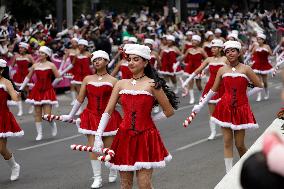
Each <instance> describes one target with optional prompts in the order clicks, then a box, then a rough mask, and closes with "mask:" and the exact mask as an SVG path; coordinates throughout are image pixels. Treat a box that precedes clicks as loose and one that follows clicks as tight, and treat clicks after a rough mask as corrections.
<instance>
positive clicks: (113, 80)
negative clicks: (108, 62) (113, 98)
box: [108, 75, 118, 84]
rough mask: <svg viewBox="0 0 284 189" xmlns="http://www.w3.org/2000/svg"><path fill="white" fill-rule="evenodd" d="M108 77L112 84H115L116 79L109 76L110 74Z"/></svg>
mask: <svg viewBox="0 0 284 189" xmlns="http://www.w3.org/2000/svg"><path fill="white" fill-rule="evenodd" d="M108 79H109V81H110V82H111V83H112V84H116V83H117V81H118V79H116V78H115V77H113V76H111V75H108Z"/></svg>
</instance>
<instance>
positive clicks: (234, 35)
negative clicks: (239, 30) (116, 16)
mask: <svg viewBox="0 0 284 189" xmlns="http://www.w3.org/2000/svg"><path fill="white" fill-rule="evenodd" d="M231 37H232V38H234V39H235V40H238V39H239V38H238V35H237V34H236V33H230V34H229V35H228V36H227V39H229V38H231Z"/></svg>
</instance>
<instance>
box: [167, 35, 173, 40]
mask: <svg viewBox="0 0 284 189" xmlns="http://www.w3.org/2000/svg"><path fill="white" fill-rule="evenodd" d="M166 38H167V40H168V41H175V36H173V35H167V37H166Z"/></svg>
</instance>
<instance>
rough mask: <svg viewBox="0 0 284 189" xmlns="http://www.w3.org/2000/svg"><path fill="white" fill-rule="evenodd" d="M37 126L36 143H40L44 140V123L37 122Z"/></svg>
mask: <svg viewBox="0 0 284 189" xmlns="http://www.w3.org/2000/svg"><path fill="white" fill-rule="evenodd" d="M35 125H36V131H37V137H36V141H39V140H41V139H42V123H41V122H36V123H35Z"/></svg>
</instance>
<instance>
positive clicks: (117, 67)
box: [110, 60, 122, 77]
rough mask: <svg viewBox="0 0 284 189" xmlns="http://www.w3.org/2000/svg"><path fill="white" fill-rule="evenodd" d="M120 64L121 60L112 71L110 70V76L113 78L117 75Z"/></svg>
mask: <svg viewBox="0 0 284 189" xmlns="http://www.w3.org/2000/svg"><path fill="white" fill-rule="evenodd" d="M121 64H122V60H121V61H119V62H118V63H117V64H116V65H115V67H114V69H113V70H112V72H111V74H110V75H111V76H113V77H115V76H116V75H117V73H118V72H119V69H120V65H121Z"/></svg>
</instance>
